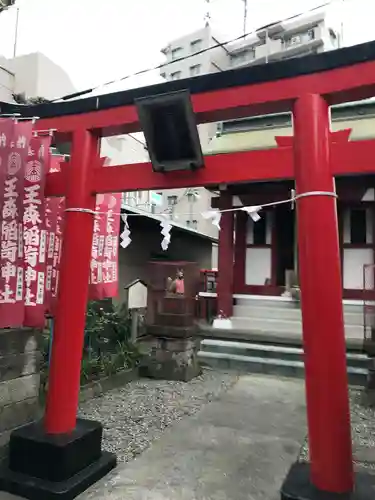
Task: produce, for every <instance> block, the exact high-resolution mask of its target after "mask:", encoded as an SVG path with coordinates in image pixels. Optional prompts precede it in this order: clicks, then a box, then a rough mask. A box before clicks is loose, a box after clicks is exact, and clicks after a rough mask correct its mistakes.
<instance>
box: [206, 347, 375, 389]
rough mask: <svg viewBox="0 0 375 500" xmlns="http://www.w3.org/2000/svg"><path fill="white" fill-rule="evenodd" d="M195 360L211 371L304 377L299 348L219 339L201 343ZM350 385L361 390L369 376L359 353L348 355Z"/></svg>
mask: <svg viewBox="0 0 375 500" xmlns="http://www.w3.org/2000/svg"><path fill="white" fill-rule="evenodd" d="M198 357H199V359H200V361H201V363H202V364H204V365H207V366H210V367H212V368H219V369H224V370H236V371H240V372H247V373H267V374H271V375H278V376H284V377H297V378H303V377H304V364H303V350H302V348H301V347H294V346H281V345H272V344H269V343H263V344H259V343H249V342H239V341H230V340H220V339H212V338H211V339H204V340H202V341H201V347H200V351H199V353H198ZM346 359H347V370H348V379H349V384H350V385H353V386H364V385H366V381H367V374H368V368H367V364H368V358H367V356H366V355H364V354H362V353H358V352H357V353H355V352H348V353H347V358H346Z"/></svg>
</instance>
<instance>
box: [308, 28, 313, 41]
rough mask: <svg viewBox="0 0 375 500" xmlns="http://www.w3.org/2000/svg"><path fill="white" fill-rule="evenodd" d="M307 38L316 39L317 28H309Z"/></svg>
mask: <svg viewBox="0 0 375 500" xmlns="http://www.w3.org/2000/svg"><path fill="white" fill-rule="evenodd" d="M306 38H307V39H308V40H309V41H310V40H315V30H314V29H313V28H312V29H311V30H309V31H308V32H307V36H306Z"/></svg>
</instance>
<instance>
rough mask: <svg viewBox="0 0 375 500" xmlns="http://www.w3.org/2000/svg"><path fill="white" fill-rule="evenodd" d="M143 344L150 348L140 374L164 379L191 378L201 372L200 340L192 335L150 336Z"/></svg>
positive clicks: (187, 380) (187, 379) (186, 380)
mask: <svg viewBox="0 0 375 500" xmlns="http://www.w3.org/2000/svg"><path fill="white" fill-rule="evenodd" d="M143 346H146V348H147V349H148V350H149V355H148V357H147V358H146V360H145V362H144V364H143V366H142V367H141V369H140V375H141V376H144V377H150V378H156V379H163V380H181V381H183V382H189V380H191V379H193V378H195V377H197V376H198V375H200V374H201V372H202V369H201V367H200V364H199V362H198V350H199V340H197V339H195V338H193V337H191V338H187V339H176V338H165V337H163V338H160V337H159V338H150V339H148V340H147V341H143Z"/></svg>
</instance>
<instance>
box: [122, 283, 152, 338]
mask: <svg viewBox="0 0 375 500" xmlns="http://www.w3.org/2000/svg"><path fill="white" fill-rule="evenodd" d="M125 289H126V290H127V304H128V309H129V310H131V312H132V327H131V341H132V342H133V343H134V342H136V341H137V338H138V319H139V310H140V309H145V308H146V307H147V285H146V283H144V282H143V281H141V280H139V279H138V280H135V281H132V282H131V283H129V284H128V285H127V286H126V287H125Z"/></svg>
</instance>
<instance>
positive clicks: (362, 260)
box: [343, 208, 374, 290]
mask: <svg viewBox="0 0 375 500" xmlns="http://www.w3.org/2000/svg"><path fill="white" fill-rule="evenodd" d="M351 211H352V210H351V209H350V208H347V209H345V210H344V213H343V243H344V249H343V283H344V288H346V289H354V290H356V289H357V290H362V289H363V288H364V287H365V288H367V289H373V282H374V270H373V269H372V268H371V269H368V270H367V271H365V276H364V266H365V265H371V264H374V250H373V243H374V235H373V227H374V224H373V212H372V209H370V208H367V209H365V212H366V233H365V235H364V239H363V245H367V246H366V247H363V248H356V247H355V246H353V247H351V248H348V245H356V242H355V241H353V231H352V227H351V225H352V224H353V219H352V217H351Z"/></svg>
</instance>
